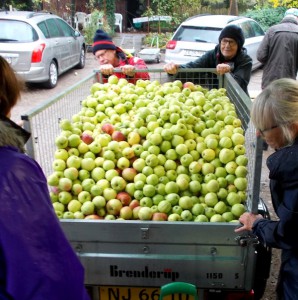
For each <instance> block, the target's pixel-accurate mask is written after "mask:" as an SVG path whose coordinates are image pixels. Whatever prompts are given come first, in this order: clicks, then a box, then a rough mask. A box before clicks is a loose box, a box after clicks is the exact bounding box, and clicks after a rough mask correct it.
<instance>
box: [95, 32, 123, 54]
mask: <svg viewBox="0 0 298 300" xmlns="http://www.w3.org/2000/svg"><path fill="white" fill-rule="evenodd" d="M101 49H103V50H106V49H110V50H117V47H116V45H115V44H114V43H113V41H112V39H111V38H110V37H109V36H108V35H107V34H106V33H105V32H104V31H102V30H100V29H97V30H96V32H95V35H94V38H93V45H92V52H93V54H95V52H96V51H98V50H101Z"/></svg>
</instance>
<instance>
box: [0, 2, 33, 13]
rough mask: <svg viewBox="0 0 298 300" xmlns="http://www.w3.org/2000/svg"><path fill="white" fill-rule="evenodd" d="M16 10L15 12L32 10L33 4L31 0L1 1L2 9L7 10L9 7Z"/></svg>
mask: <svg viewBox="0 0 298 300" xmlns="http://www.w3.org/2000/svg"><path fill="white" fill-rule="evenodd" d="M10 5H11V6H12V7H13V8H16V9H17V10H29V11H30V10H33V2H32V1H31V0H25V1H21V0H6V1H5V0H3V1H2V8H3V9H9V6H10Z"/></svg>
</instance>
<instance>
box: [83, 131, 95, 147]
mask: <svg viewBox="0 0 298 300" xmlns="http://www.w3.org/2000/svg"><path fill="white" fill-rule="evenodd" d="M81 140H82V141H83V142H84V143H85V144H87V145H89V144H91V143H92V142H93V140H94V139H93V137H92V136H91V135H90V134H89V133H88V132H83V133H82V134H81Z"/></svg>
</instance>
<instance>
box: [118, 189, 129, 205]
mask: <svg viewBox="0 0 298 300" xmlns="http://www.w3.org/2000/svg"><path fill="white" fill-rule="evenodd" d="M116 199H118V200H120V201H121V203H122V205H123V206H128V205H129V204H130V202H131V196H130V195H129V194H128V193H127V192H120V193H118V194H117V196H116Z"/></svg>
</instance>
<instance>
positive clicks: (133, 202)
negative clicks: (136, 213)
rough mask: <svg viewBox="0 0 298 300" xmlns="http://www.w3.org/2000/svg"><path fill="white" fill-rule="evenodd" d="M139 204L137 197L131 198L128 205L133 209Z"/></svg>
mask: <svg viewBox="0 0 298 300" xmlns="http://www.w3.org/2000/svg"><path fill="white" fill-rule="evenodd" d="M138 206H140V201H139V200H137V199H133V200H132V201H131V202H130V203H129V207H130V208H132V209H134V208H135V207H138Z"/></svg>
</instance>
